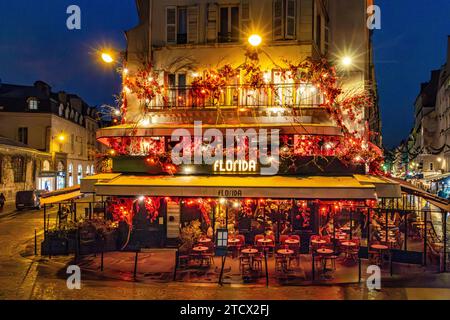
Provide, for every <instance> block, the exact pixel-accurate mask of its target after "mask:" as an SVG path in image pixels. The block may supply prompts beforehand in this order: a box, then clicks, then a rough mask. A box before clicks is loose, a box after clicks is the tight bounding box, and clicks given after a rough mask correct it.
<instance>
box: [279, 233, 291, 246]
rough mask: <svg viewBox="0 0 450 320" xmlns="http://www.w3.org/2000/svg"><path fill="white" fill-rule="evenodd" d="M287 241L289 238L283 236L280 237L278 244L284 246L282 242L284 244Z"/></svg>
mask: <svg viewBox="0 0 450 320" xmlns="http://www.w3.org/2000/svg"><path fill="white" fill-rule="evenodd" d="M287 239H289V236H288V235H285V234H283V235H281V236H280V244H284V242H285V241H286V240H287Z"/></svg>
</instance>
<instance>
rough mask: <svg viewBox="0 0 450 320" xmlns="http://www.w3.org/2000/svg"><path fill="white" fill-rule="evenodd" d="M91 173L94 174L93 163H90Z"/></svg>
mask: <svg viewBox="0 0 450 320" xmlns="http://www.w3.org/2000/svg"><path fill="white" fill-rule="evenodd" d="M91 174H92V175H94V174H95V169H94V165H91Z"/></svg>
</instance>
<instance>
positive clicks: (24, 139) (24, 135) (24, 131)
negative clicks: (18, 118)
mask: <svg viewBox="0 0 450 320" xmlns="http://www.w3.org/2000/svg"><path fill="white" fill-rule="evenodd" d="M19 141H20V142H21V143H23V144H28V128H19Z"/></svg>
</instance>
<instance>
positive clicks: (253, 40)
mask: <svg viewBox="0 0 450 320" xmlns="http://www.w3.org/2000/svg"><path fill="white" fill-rule="evenodd" d="M261 42H262V38H261V36H260V35H257V34H252V35H251V36H250V37H249V38H248V43H250V45H252V46H253V47H258V46H259V45H260V44H261Z"/></svg>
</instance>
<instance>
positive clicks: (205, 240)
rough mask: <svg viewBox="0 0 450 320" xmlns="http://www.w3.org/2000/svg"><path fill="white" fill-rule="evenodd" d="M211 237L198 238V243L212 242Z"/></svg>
mask: <svg viewBox="0 0 450 320" xmlns="http://www.w3.org/2000/svg"><path fill="white" fill-rule="evenodd" d="M210 242H211V239H209V238H202V239H198V243H210Z"/></svg>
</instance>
